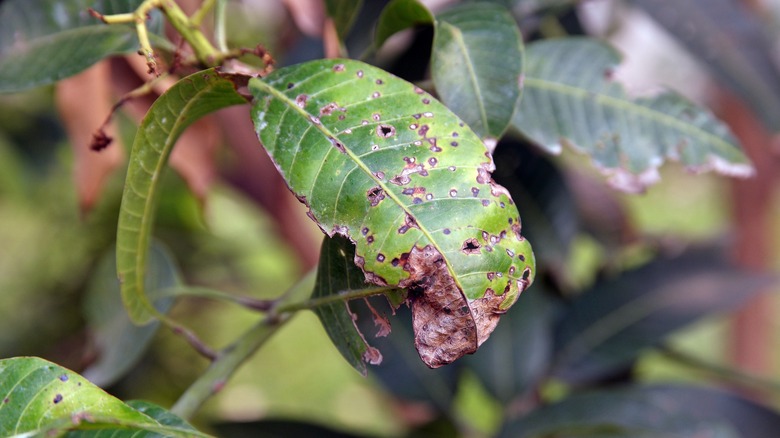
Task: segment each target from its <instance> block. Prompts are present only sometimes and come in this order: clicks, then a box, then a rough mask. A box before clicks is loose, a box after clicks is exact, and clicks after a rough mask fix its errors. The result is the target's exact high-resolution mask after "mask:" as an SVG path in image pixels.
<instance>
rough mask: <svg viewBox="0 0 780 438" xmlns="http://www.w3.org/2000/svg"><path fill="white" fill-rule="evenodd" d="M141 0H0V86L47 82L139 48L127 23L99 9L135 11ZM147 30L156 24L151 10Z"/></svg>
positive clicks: (4, 88) (12, 89) (9, 89)
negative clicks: (103, 17)
mask: <svg viewBox="0 0 780 438" xmlns="http://www.w3.org/2000/svg"><path fill="white" fill-rule="evenodd" d="M141 3H142V0H117V1H108V0H98V1H90V0H67V1H62V0H6V1H4V2H2V4H0V92H15V91H21V90H24V89H28V88H32V87H36V86H39V85H45V84H50V83H52V82H56V81H58V80H60V79H63V78H66V77H68V76H71V75H74V74H76V73H78V72H80V71H82V70H84V69H86V68H87V67H89V66H91V65H92V64H95V63H96V62H98V61H100V60H101V59H103V58H105V57H107V56H111V55H116V54H122V53H132V52H135V51H136V50H138V37H137V36H136V33H135V27H134V26H131V25H107V24H105V23H102V22H101V21H100V20H98V19H96V18H94V17H92V16H91V15H90V14H89V13H88V12H87V8H88V7H92V8H94V9H96V10H98V11H100V12H102V13H104V14H114V13H127V12H132V11H134V10H135V9H136V8H137V7H138V5H140V4H141ZM153 17H154V19H153V20H152V21H150V22H149V23H148V25H149V26H150V31H153V32H157V31H158V30H159V29H160V28H161V24H162V20H161V18H160V14H158V13H155V14H153Z"/></svg>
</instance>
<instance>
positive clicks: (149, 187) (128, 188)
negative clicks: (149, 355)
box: [117, 69, 246, 324]
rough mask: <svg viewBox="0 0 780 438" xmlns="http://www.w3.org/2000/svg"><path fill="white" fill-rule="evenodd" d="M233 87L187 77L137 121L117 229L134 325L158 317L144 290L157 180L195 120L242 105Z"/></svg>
mask: <svg viewBox="0 0 780 438" xmlns="http://www.w3.org/2000/svg"><path fill="white" fill-rule="evenodd" d="M235 86H236V85H235V84H234V82H233V81H232V80H231V78H228V77H226V76H223V75H220V74H218V73H216V72H215V71H214V70H213V69H212V70H204V71H201V72H198V73H195V74H193V75H190V76H188V77H186V78H184V79H182V80H180V81H179V82H177V83H176V84H175V85H174V86H173V87H171V88H170V89H169V90H168V91H166V92H165V94H163V95H162V96H160V97H159V98H158V99H157V100H156V101H155V102H154V105H152V107H151V108H150V109H149V112H148V113H147V114H146V116H145V117H144V119H143V121H141V126H140V127H139V128H138V133H137V134H136V137H135V142H134V143H133V148H132V151H131V152H130V160H129V164H128V168H127V178H126V180H125V190H124V194H123V196H122V206H121V209H120V213H119V225H118V229H117V272H118V273H119V278H120V281H121V282H122V300H123V301H124V303H125V307H126V308H127V311H128V313H129V315H130V319H131V320H132V321H133V322H134V323H136V324H143V323H148V322H149V321H150V320H151V319H152V318H154V317H155V316H156V315H158V312H157V310H156V309H155V308H154V306H153V305H152V303H151V301H150V300H149V297H147V295H146V293H145V292H144V287H143V285H144V277H145V276H146V259H147V250H148V247H149V238H150V234H151V229H152V222H153V219H154V209H155V206H156V205H157V195H158V194H159V187H160V179H161V178H160V176H161V173H162V172H163V170H164V169H165V163H166V162H167V160H168V155H169V154H170V152H171V150H172V149H173V145H174V144H175V143H176V140H177V139H178V138H179V135H181V133H182V132H183V131H184V129H185V128H187V126H189V125H190V124H192V123H193V122H195V121H196V120H198V119H199V118H201V117H203V116H205V115H206V114H209V113H211V112H214V111H216V110H218V109H221V108H225V107H228V106H232V105H239V104H242V103H246V100H245V99H244V98H243V97H241V95H239V94H238V93H237V92H236V89H235Z"/></svg>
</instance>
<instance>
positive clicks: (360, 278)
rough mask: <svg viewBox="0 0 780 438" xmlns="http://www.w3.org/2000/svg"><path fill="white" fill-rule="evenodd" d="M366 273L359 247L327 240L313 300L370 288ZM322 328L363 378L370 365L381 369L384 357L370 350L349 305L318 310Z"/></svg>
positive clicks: (342, 303)
mask: <svg viewBox="0 0 780 438" xmlns="http://www.w3.org/2000/svg"><path fill="white" fill-rule="evenodd" d="M366 286H367V285H366V278H365V275H363V271H361V270H360V268H358V267H357V266H356V265H355V247H354V245H352V243H351V242H350V241H349V240H347V238H346V237H344V236H339V235H336V236H333V237H332V238H330V237H326V238H325V240H324V241H323V242H322V251H321V252H320V264H319V267H318V269H317V284H316V286H315V287H314V293H313V294H312V298H321V297H327V296H331V295H336V294H339V293H340V292H346V291H349V290H355V289H365V288H366ZM314 313H316V314H317V316H318V317H319V318H320V321H322V326H323V327H325V331H326V332H327V333H328V336H330V340H331V341H333V344H334V345H336V348H338V350H339V353H341V355H342V356H344V359H346V360H347V362H349V364H350V365H352V367H353V368H355V369H356V370H357V371H358V372H359V373H360V374H362V375H364V376H365V375H366V363H370V364H372V365H378V364H379V363H381V362H382V354H381V353H380V352H379V350H377V349H376V348H374V347H372V346H370V345H369V344H368V342H367V341H366V338H365V336H364V335H363V334H362V333H361V332H360V330H358V328H357V323H356V317H355V316H354V314H353V313H352V311H351V310H350V308H349V303H348V302H347V301H337V302H335V303H333V304H325V305H321V306H317V307H315V308H314Z"/></svg>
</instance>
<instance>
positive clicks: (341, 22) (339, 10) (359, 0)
mask: <svg viewBox="0 0 780 438" xmlns="http://www.w3.org/2000/svg"><path fill="white" fill-rule="evenodd" d="M362 6H363V0H325V10H326V11H327V12H328V16H329V17H330V18H331V19H333V24H334V25H335V26H336V33H338V35H339V39H340V40H341V41H344V40H345V39H346V38H347V34H349V30H350V29H352V24H353V23H354V22H355V18H357V16H358V13H359V12H360V8H361V7H362Z"/></svg>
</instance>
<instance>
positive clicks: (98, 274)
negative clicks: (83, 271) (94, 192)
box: [82, 244, 180, 387]
mask: <svg viewBox="0 0 780 438" xmlns="http://www.w3.org/2000/svg"><path fill="white" fill-rule="evenodd" d="M146 272H147V275H146V278H145V281H146V284H145V285H144V286H145V289H146V290H147V291H149V294H150V296H154V291H156V290H161V289H165V288H172V287H175V286H177V285H179V284H180V279H179V273H178V270H177V268H176V265H175V264H174V262H173V260H172V259H171V257H170V255H169V254H168V252H167V251H166V250H165V249H164V248H162V247H161V246H160V245H159V244H153V245H152V247H151V251H150V253H149V260H148V267H147V269H146ZM172 304H173V299H170V298H168V299H162V300H157V301H155V306H156V308H157V310H158V311H159V312H161V313H167V311H168V310H169V309H170V307H171V305H172ZM84 314H85V317H86V319H87V326H88V328H89V331H90V333H91V334H92V339H93V341H94V343H95V347H96V348H97V351H98V358H97V360H96V361H95V362H94V363H92V364H91V365H90V366H89V367H88V368H87V369H86V370H85V371H84V372H83V373H82V375H83V376H84V377H85V378H87V379H88V380H89V381H90V382H92V383H94V384H96V385H98V386H103V387H105V386H106V385H110V384H111V383H113V382H115V381H116V379H118V378H120V377H122V376H123V375H124V374H125V373H126V372H127V371H129V370H130V369H131V368H132V367H133V366H134V365H135V363H136V362H137V361H138V359H140V357H141V355H142V354H143V353H144V351H146V348H147V347H148V346H149V343H150V342H151V340H152V337H153V336H154V334H155V332H156V331H157V328H158V326H159V324H158V323H157V322H155V323H152V324H149V325H147V326H144V327H137V326H136V325H134V324H133V323H132V322H131V321H130V318H129V317H128V316H127V311H126V310H125V308H124V306H123V305H122V297H121V294H120V285H119V281H118V280H117V275H116V252H111V253H110V254H107V255H106V256H105V257H104V258H103V259H102V260H101V261H100V263H99V264H98V266H97V268H96V270H95V273H94V274H93V276H92V279H91V281H90V284H89V287H88V289H87V295H86V299H85V303H84Z"/></svg>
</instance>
